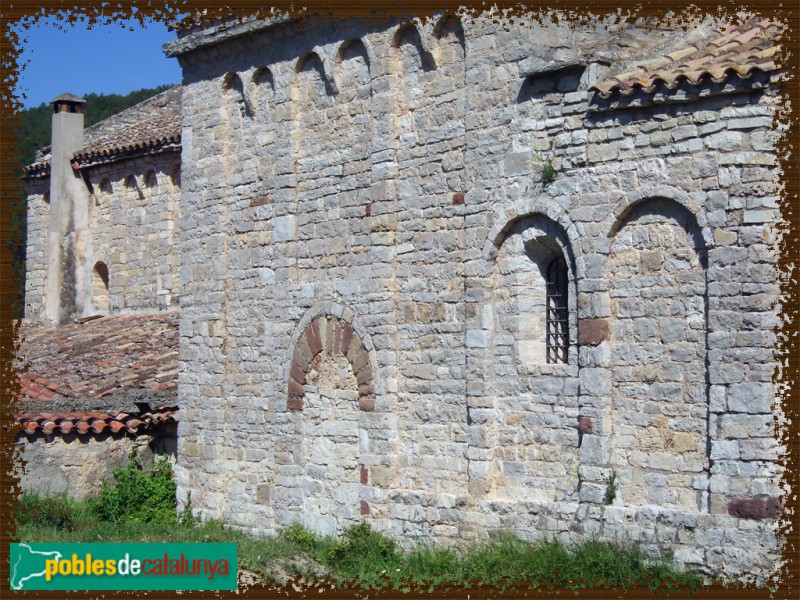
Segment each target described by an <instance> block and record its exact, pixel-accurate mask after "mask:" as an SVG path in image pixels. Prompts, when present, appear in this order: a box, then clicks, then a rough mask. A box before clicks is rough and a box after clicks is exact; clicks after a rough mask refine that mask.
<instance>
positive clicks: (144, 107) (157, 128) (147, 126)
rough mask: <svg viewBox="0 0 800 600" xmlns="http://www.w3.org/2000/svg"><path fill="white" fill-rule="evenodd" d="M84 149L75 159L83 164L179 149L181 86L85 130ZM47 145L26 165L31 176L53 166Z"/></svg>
mask: <svg viewBox="0 0 800 600" xmlns="http://www.w3.org/2000/svg"><path fill="white" fill-rule="evenodd" d="M83 139H84V145H83V150H81V151H80V152H76V153H75V155H74V157H73V158H74V159H75V160H76V161H77V162H78V163H79V164H80V165H81V166H84V167H87V166H92V165H96V164H101V163H106V162H112V161H114V160H116V159H117V158H121V157H123V156H130V155H139V154H148V153H154V152H162V151H165V150H178V149H179V148H180V144H181V86H175V87H173V88H170V89H168V90H166V91H164V92H161V93H160V94H157V95H155V96H153V97H152V98H148V99H147V100H144V101H142V102H140V103H139V104H136V105H135V106H131V107H130V108H128V109H126V110H123V111H122V112H120V113H117V114H116V115H113V116H111V117H108V118H107V119H104V120H103V121H100V122H99V123H95V124H94V125H92V126H91V127H88V128H86V130H85V131H84V133H83ZM50 151H51V148H50V147H49V146H48V147H46V148H43V149H42V150H40V151H39V152H38V153H37V156H36V160H35V162H34V163H33V164H32V165H29V166H27V167H25V174H26V176H28V177H36V176H41V175H46V174H47V173H48V172H49V170H50Z"/></svg>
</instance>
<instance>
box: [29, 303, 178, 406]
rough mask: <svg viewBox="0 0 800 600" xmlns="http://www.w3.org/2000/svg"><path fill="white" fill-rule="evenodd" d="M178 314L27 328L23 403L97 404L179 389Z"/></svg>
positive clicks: (125, 317)
mask: <svg viewBox="0 0 800 600" xmlns="http://www.w3.org/2000/svg"><path fill="white" fill-rule="evenodd" d="M178 320H179V313H178V311H170V312H165V313H160V314H156V315H117V316H111V317H103V318H100V319H95V320H91V321H87V322H85V323H83V324H77V323H72V324H69V325H65V326H62V327H44V326H42V325H41V324H37V323H26V324H24V325H23V326H22V328H21V334H20V335H21V338H22V340H23V341H22V345H21V347H20V350H19V352H18V355H17V356H18V368H21V370H23V372H22V373H21V374H20V393H19V398H20V399H22V400H46V401H50V402H55V401H57V400H59V399H81V400H82V399H97V398H101V397H104V396H107V395H109V394H112V393H114V392H118V391H120V390H124V389H140V390H151V391H164V390H176V389H177V387H178Z"/></svg>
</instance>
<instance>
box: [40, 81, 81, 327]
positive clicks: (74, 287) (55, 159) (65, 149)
mask: <svg viewBox="0 0 800 600" xmlns="http://www.w3.org/2000/svg"><path fill="white" fill-rule="evenodd" d="M85 102H86V101H85V100H84V99H83V98H78V97H77V96H75V95H73V94H62V95H60V96H58V97H57V98H55V99H53V100H51V102H50V103H51V104H52V105H53V119H52V123H53V137H52V149H51V151H50V220H49V222H48V225H47V283H46V286H45V317H46V319H47V320H48V321H50V322H51V323H54V324H61V323H64V322H66V321H67V320H68V319H69V318H70V317H71V316H72V315H73V314H75V313H76V312H77V311H78V308H79V307H78V306H77V299H78V290H79V289H80V287H81V286H80V283H81V282H79V281H78V280H77V279H78V277H79V274H80V273H81V272H82V269H81V268H80V264H79V263H80V262H81V254H82V253H81V251H80V242H81V240H80V237H81V235H80V234H78V235H76V233H77V232H79V231H81V230H83V231H84V232H85V230H86V229H87V228H88V205H89V204H88V202H89V194H88V190H87V188H86V185H85V184H84V182H83V178H82V176H81V173H80V171H79V170H78V169H77V165H75V166H74V168H73V164H72V157H73V156H74V154H75V153H76V152H78V151H79V150H81V149H82V148H83V105H84V103H85ZM84 235H85V234H84ZM83 254H84V255H85V252H83ZM83 259H84V261H85V256H83Z"/></svg>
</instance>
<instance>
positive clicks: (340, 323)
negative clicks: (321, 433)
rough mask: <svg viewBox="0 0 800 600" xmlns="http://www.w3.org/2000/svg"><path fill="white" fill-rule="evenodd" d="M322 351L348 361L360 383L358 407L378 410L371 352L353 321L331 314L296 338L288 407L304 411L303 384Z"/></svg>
mask: <svg viewBox="0 0 800 600" xmlns="http://www.w3.org/2000/svg"><path fill="white" fill-rule="evenodd" d="M323 352H326V353H327V354H339V355H341V356H344V357H345V358H346V359H347V360H348V362H349V363H350V366H351V367H352V369H353V373H354V374H355V376H356V382H357V383H358V407H359V408H360V409H361V410H363V411H367V412H371V411H373V410H375V386H374V383H373V373H372V364H371V362H370V358H369V351H368V350H367V348H366V347H365V345H364V341H363V339H362V338H361V336H360V335H359V333H358V332H357V331H356V330H355V328H354V327H353V324H352V323H351V322H349V321H347V320H345V319H342V318H339V317H336V316H334V315H330V314H325V315H320V316H318V317H316V318H315V319H314V320H313V321H311V323H309V324H308V325H307V326H306V328H305V330H304V331H303V333H302V334H301V335H300V338H299V339H298V340H297V343H296V345H295V349H294V354H293V355H292V366H291V368H290V369H289V385H288V390H287V394H288V400H287V402H286V409H287V410H290V411H300V410H303V398H304V396H305V390H304V387H303V386H305V384H306V381H307V375H308V373H309V371H310V370H311V369H312V368H314V367H316V366H317V365H318V364H319V359H320V355H321V354H322V353H323Z"/></svg>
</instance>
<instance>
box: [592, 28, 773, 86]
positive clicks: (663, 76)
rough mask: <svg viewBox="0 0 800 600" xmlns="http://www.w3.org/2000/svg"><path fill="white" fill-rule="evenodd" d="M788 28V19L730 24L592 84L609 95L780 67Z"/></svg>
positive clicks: (747, 74)
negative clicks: (781, 52) (786, 20)
mask: <svg viewBox="0 0 800 600" xmlns="http://www.w3.org/2000/svg"><path fill="white" fill-rule="evenodd" d="M783 31H784V26H783V25H781V24H779V23H775V22H773V21H768V20H762V19H757V18H753V19H750V20H749V21H747V22H745V23H741V24H738V25H728V26H726V27H724V28H722V29H721V30H718V31H717V33H716V35H714V36H713V37H711V38H709V39H704V40H699V41H696V42H695V43H694V44H690V45H688V46H686V47H683V48H681V49H678V50H676V51H673V52H670V53H667V54H666V55H665V56H662V57H660V58H657V59H653V60H648V61H645V62H641V63H639V64H637V65H636V66H635V68H634V69H632V70H629V71H626V72H625V73H621V74H619V75H615V76H614V77H612V78H610V79H608V80H606V81H601V82H600V83H597V84H595V85H593V86H591V87H590V88H589V89H590V90H594V91H597V92H598V93H599V95H600V97H602V98H604V99H608V98H610V97H611V96H613V95H614V94H615V93H619V94H622V95H624V96H628V95H630V94H632V93H634V92H635V91H636V90H642V91H644V92H645V93H648V94H649V93H652V92H654V91H656V89H657V85H658V84H659V83H663V84H665V85H666V86H667V88H668V89H671V90H672V89H675V87H676V86H677V85H678V84H680V83H681V82H683V81H686V82H688V83H689V84H691V85H698V84H700V83H702V82H703V81H706V80H708V79H710V80H712V81H714V82H715V83H722V82H723V81H725V80H726V79H728V78H729V77H730V76H731V75H733V74H736V75H738V76H739V77H741V78H742V79H747V78H749V77H751V76H752V75H753V73H754V72H757V71H761V72H764V73H769V72H772V71H775V70H777V69H778V65H777V64H776V63H775V59H776V58H777V56H778V55H779V53H780V45H779V43H780V38H781V35H782V33H783Z"/></svg>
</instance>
